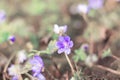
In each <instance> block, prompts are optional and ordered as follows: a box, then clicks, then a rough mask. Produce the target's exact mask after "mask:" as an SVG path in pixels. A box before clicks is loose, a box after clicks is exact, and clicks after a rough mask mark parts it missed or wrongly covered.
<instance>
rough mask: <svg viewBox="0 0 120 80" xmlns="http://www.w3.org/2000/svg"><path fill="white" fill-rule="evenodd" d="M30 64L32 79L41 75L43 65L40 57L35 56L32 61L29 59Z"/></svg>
mask: <svg viewBox="0 0 120 80" xmlns="http://www.w3.org/2000/svg"><path fill="white" fill-rule="evenodd" d="M30 64H31V65H32V72H33V76H34V77H36V76H38V75H39V74H41V72H42V69H43V67H44V63H43V60H42V58H41V57H40V56H38V55H35V56H34V57H33V58H32V59H30Z"/></svg>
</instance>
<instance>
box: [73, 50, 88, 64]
mask: <svg viewBox="0 0 120 80" xmlns="http://www.w3.org/2000/svg"><path fill="white" fill-rule="evenodd" d="M73 58H74V60H75V62H78V61H79V60H82V61H85V60H86V58H87V55H86V53H85V51H84V50H83V49H82V48H80V49H78V50H75V56H74V57H73Z"/></svg>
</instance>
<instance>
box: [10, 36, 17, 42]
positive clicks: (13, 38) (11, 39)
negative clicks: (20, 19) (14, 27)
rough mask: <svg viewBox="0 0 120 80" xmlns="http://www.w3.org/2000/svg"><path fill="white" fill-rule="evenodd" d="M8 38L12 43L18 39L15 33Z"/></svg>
mask: <svg viewBox="0 0 120 80" xmlns="http://www.w3.org/2000/svg"><path fill="white" fill-rule="evenodd" d="M8 39H9V40H10V42H12V43H14V42H15V40H16V39H15V36H13V35H12V36H9V38H8Z"/></svg>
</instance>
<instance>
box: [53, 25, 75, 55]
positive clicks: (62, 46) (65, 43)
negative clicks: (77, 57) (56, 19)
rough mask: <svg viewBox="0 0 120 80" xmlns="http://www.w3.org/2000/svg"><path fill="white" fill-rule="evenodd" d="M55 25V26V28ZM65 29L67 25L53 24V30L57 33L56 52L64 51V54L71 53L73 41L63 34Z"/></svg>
mask: <svg viewBox="0 0 120 80" xmlns="http://www.w3.org/2000/svg"><path fill="white" fill-rule="evenodd" d="M56 26H57V28H56ZM66 31H67V26H66V25H65V26H60V27H59V26H58V25H55V26H54V32H55V33H57V34H59V35H60V36H59V39H58V41H57V43H56V46H57V48H58V53H59V54H60V53H63V52H64V53H65V54H67V55H68V54H70V53H71V48H72V47H73V41H71V40H70V37H69V36H64V33H65V32H66Z"/></svg>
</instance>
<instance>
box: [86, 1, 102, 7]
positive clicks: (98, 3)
mask: <svg viewBox="0 0 120 80" xmlns="http://www.w3.org/2000/svg"><path fill="white" fill-rule="evenodd" d="M103 3H104V0H88V6H89V7H90V8H92V9H99V8H102V7H103Z"/></svg>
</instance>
